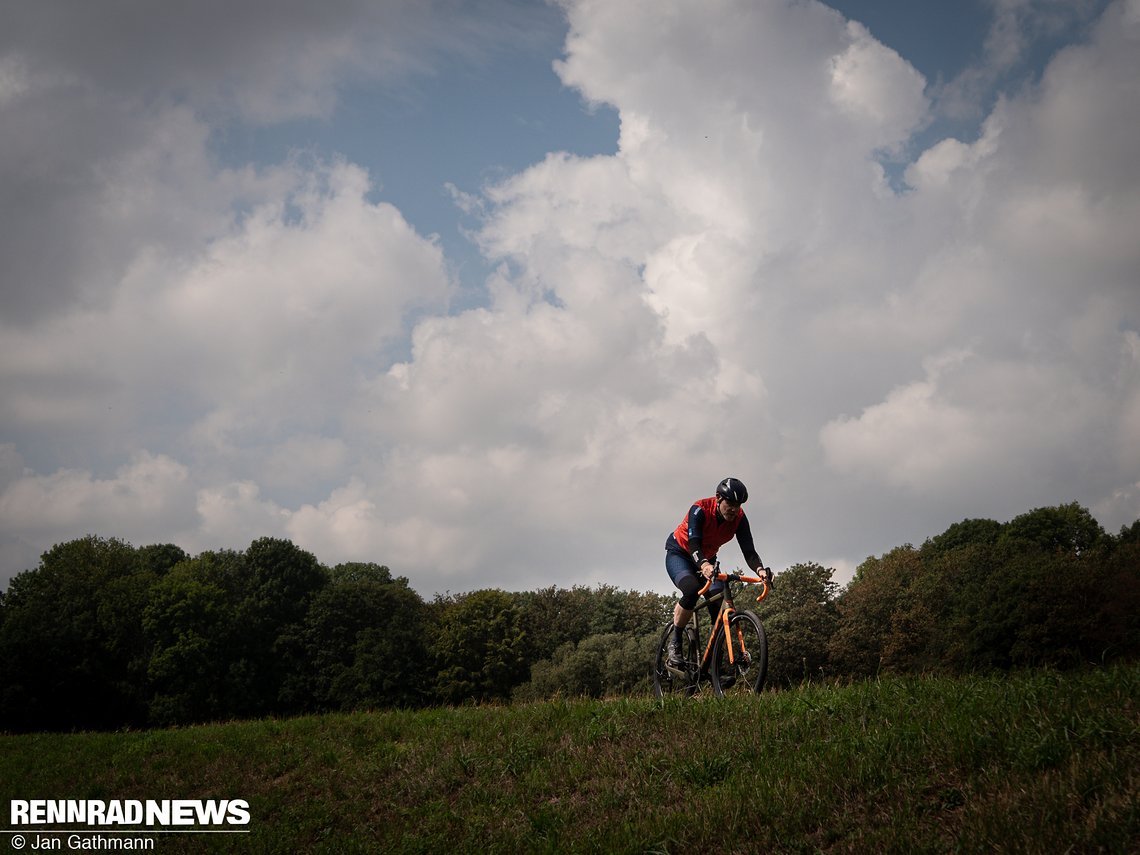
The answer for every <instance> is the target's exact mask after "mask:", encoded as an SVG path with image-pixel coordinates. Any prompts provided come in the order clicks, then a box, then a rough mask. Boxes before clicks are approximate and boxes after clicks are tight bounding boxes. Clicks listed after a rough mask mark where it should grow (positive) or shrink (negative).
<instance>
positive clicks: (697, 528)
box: [689, 505, 713, 570]
mask: <svg viewBox="0 0 1140 855" xmlns="http://www.w3.org/2000/svg"><path fill="white" fill-rule="evenodd" d="M704 531H705V511H704V509H703V508H702V507H701V506H700V505H693V506H692V507H691V508H689V557H691V558H692V559H693V563H695V564H696V565H697V569H698V570H699V569H700V567H701V565H702V564H704V563H705V562H706V561H709V558H708V557H707V556H706V555H705V554H704V551H703V546H704V545H703V543H702V539H703V535H704ZM709 563H710V564H711V563H713V562H712V561H709Z"/></svg>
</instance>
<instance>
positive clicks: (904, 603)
mask: <svg viewBox="0 0 1140 855" xmlns="http://www.w3.org/2000/svg"><path fill="white" fill-rule="evenodd" d="M923 575H925V568H923V565H922V561H921V556H920V553H919V551H918V549H915V548H914V547H913V546H911V545H910V544H906V545H905V546H901V547H897V548H895V549H891V551H890V552H888V553H886V554H885V555H882V556H881V557H869V559H868V560H866V561H864V562H863V563H862V564H860V567H858V569H857V570H856V571H855V578H854V579H852V581H850V584H849V585H848V586H847V588H846V591H844V592H842V594H841V595H840V596H839V598H838V601H837V605H838V610H839V621H838V626H837V628H836V632H834V634H833V635H832V637H831V642H830V644H829V650H828V653H829V658H830V660H831V662H832V666H833V667H834V668H836V670H837V673H839V674H844V675H849V676H855V677H862V676H869V675H872V674H876V673H878V671H879V670H880V669H885V670H890V671H899V670H910V669H912V668H913V667H914V663H915V661H918V660H922V659H923V657H925V654H926V652H927V651H929V649H930V646H931V644H933V640H931V637H930V632H931V630H933V628H934V625H935V622H936V612H935V613H931V612H933V610H931V608H930V604H929V602H930V591H929V586H928V585H926V584H922V583H921V581H920V580H921V579H922V577H923Z"/></svg>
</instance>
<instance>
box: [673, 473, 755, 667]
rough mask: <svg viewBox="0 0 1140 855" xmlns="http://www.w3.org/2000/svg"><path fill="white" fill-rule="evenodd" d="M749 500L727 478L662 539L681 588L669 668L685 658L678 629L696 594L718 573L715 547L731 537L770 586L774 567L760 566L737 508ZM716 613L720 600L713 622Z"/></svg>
mask: <svg viewBox="0 0 1140 855" xmlns="http://www.w3.org/2000/svg"><path fill="white" fill-rule="evenodd" d="M747 501H748V490H747V488H745V486H744V484H743V483H741V481H740V480H739V479H737V478H725V479H724V480H723V481H721V482H720V483H719V484H717V486H716V495H715V496H710V497H709V498H707V499H699V500H697V501H696V502H693V505H692V507H690V508H689V512H688V514H686V515H685V518H684V519H683V520H681V524H680V525H678V526H677V528H676V530H675V531H673V533H672V534H670V535H669V537H668V538H667V539H666V541H665V569H666V571H668V573H669V578H670V579H672V580H673V584H674V585H676V586H677V588H679V589H680V591H681V600H680V602H678V603H677V605H676V606H675V607H674V609H673V636H672V638H671V639H670V641H669V664H670V665H671V666H673V667H678V666H680V665H682V664H683V662H684V659H683V657H682V655H681V633H682V632H683V631H684V629H685V626H686V625H687V624H688V623H689V618H691V617H692V616H693V608H694V607H695V606H696V604H697V596H698V594H697V592H698V591H700V589H701V588H702V587H703V586H704V583H705V580H706V579H711V578H712V576H713V574H714V573H716V553H717V550H718V549H720V547H722V546H723V545H724V544H726V543H728V541H730V540H732V538H733V536H735V537H736V542H737V543H738V544H739V545H740V551H741V553H742V554H743V555H744V560H745V562H746V563H747V564H748V567H749V569H751V570H752V571H753V572H754V573H759V572H760V571H763V572H764V574H765V579H766V580H767V582H768V584H769V585H771V584H772V571H771V570H769V569H767V568H766V567H764V562H763V561H761V560H760V556H759V555H758V554H757V553H756V547H755V546H754V545H753V543H752V530H751V528H750V527H749V525H748V519H747V517H745V516H744V509H743V508H742V507H741V505H743V504H744V503H745V502H747ZM701 577H704V578H701ZM723 587H724V583H723V582H713V585H712V587H711V588H709V590H708V593H709V594H710V595H711V594H716V593H718V592H719V591H720V590H721V589H722V588H723ZM719 613H720V601H719V600H718V601H717V602H716V603H712V604H710V605H709V618H710V619H712V620H714V621H715V620H716V616H717V614H719Z"/></svg>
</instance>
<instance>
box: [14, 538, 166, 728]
mask: <svg viewBox="0 0 1140 855" xmlns="http://www.w3.org/2000/svg"><path fill="white" fill-rule="evenodd" d="M156 579H157V575H156V571H155V570H154V569H152V567H151V566H150V564H149V563H148V561H147V560H144V559H143V558H140V553H139V552H138V551H137V550H135V549H134V548H133V547H132V546H130V545H129V544H126V543H124V542H122V541H119V540H115V539H105V538H100V537H96V536H94V535H89V536H87V537H83V538H80V539H78V540H72V541H68V542H66V543H61V544H56V545H55V546H53V547H52V548H51V549H50V550H48V551H47V552H45V553H44V554H43V556H42V557H41V559H40V564H39V566H38V567H37V568H36V569H34V570H28V571H25V572H23V573H21V574H19V575H18V576H16V577H15V578H14V579H13V580H12V582H11V584H10V585H9V589H8V592H7V594H6V595H5V597H4V600H3V609H2V610H3V619H2V620H0V726H2V727H5V728H9V729H12V730H66V729H72V728H93V729H105V728H113V727H121V726H123V725H128V724H136V725H137V724H140V723H142V722H143V721H144V720H145V709H146V705H145V695H144V692H143V689H142V686H143V684H144V682H145V680H144V674H145V668H146V650H145V646H144V640H143V633H142V629H141V625H140V615H141V610H142V608H143V606H144V605H145V603H146V601H147V599H148V597H149V596H150V588H151V586H152V585H153V584H154V582H155V581H156Z"/></svg>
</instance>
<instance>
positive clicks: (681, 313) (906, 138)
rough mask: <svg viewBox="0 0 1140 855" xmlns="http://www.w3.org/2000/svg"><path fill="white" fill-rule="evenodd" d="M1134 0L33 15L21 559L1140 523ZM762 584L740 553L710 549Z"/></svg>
mask: <svg viewBox="0 0 1140 855" xmlns="http://www.w3.org/2000/svg"><path fill="white" fill-rule="evenodd" d="M1138 81H1140V0H968V2H965V1H964V0H931V2H925V3H913V2H904V0H835V2H833V3H831V4H830V5H828V4H825V3H821V2H815V0H620V2H614V0H559V2H557V3H551V4H546V3H542V2H539V0H328V2H325V3H321V4H312V3H308V2H303V0H286V2H282V0H225V2H220V0H195V2H186V0H168V2H164V3H143V2H137V0H135V2H128V0H103V2H100V3H90V2H86V0H38V2H35V3H28V2H19V0H0V586H4V585H6V583H7V581H8V580H9V579H10V578H11V577H12V576H13V575H15V574H16V573H19V572H21V571H23V570H26V569H30V568H34V567H35V566H36V565H37V564H38V561H39V556H40V555H41V554H42V552H43V551H45V550H46V549H49V548H50V547H51V546H52V545H53V544H56V543H60V542H64V541H67V540H72V539H75V538H79V537H83V536H85V535H87V534H94V535H98V536H101V537H114V538H119V539H121V540H125V541H127V542H129V543H132V544H134V545H136V546H142V545H146V544H151V543H175V544H178V545H179V546H181V547H182V548H183V549H185V550H186V551H187V552H189V553H190V554H192V555H195V554H198V553H200V552H202V551H206V550H215V549H238V550H241V549H244V548H246V547H247V546H248V545H249V544H250V543H251V542H252V541H253V540H255V539H257V538H259V537H265V536H270V537H281V538H287V539H289V540H291V541H292V542H293V543H295V544H297V545H298V546H300V547H302V548H304V549H306V550H308V551H310V552H312V553H313V554H314V555H315V556H316V557H317V558H318V559H319V560H320V561H321V562H322V563H325V564H327V565H330V566H331V565H333V564H335V563H338V562H342V561H373V562H376V563H379V564H385V565H387V566H388V567H390V568H391V569H392V570H393V572H394V573H396V574H397V575H402V576H406V577H408V579H409V581H410V582H411V584H412V587H413V588H415V589H416V590H417V591H419V592H420V593H421V594H422V595H423V596H425V597H430V596H431V595H433V594H435V593H444V592H452V593H458V592H463V591H469V590H475V589H479V588H488V587H499V588H504V589H507V590H516V591H518V590H534V589H538V588H542V587H547V586H550V585H558V586H561V587H570V586H572V585H589V586H593V585H597V584H609V585H614V586H616V587H618V588H621V589H631V590H639V591H640V590H653V591H660V592H662V593H665V592H668V591H670V590H672V588H671V585H670V583H669V580H668V578H667V577H666V574H665V570H664V561H663V558H664V541H665V538H666V536H667V535H668V534H669V532H670V531H671V530H672V529H673V528H674V527H675V526H676V525H677V524H678V523H679V522H680V521H681V519H682V518H683V516H684V515H685V513H686V511H687V509H688V507H689V505H690V503H691V502H693V501H694V500H696V499H698V498H702V497H704V496H708V495H710V494H711V493H712V492H713V490H714V489H715V486H716V483H717V482H718V481H719V480H720V479H722V478H724V477H726V476H729V475H731V476H734V477H738V478H740V479H741V480H743V481H744V482H745V484H746V485H747V486H748V488H749V490H750V493H751V498H750V500H749V502H748V504H747V505H746V506H745V510H746V513H747V515H748V518H749V520H750V524H751V528H752V532H753V534H754V537H755V540H756V544H757V547H758V549H759V552H760V555H761V557H762V558H763V559H764V561H765V563H766V564H768V565H769V566H771V567H773V568H774V569H775V570H776V571H777V573H778V572H779V571H780V570H782V569H784V568H786V567H788V566H790V565H792V564H795V563H799V562H818V563H820V564H823V565H824V566H827V567H830V568H833V569H834V571H835V574H834V577H833V578H834V579H835V581H837V582H839V583H841V584H842V583H845V582H846V581H848V580H849V579H850V578H851V576H852V574H853V572H854V570H855V568H856V567H857V566H858V565H859V563H860V562H861V561H863V560H864V559H865V558H867V557H868V556H872V555H879V554H882V553H884V552H886V551H888V550H890V549H893V548H894V547H896V546H900V545H902V544H905V543H915V544H916V545H917V544H920V543H921V542H922V541H923V540H925V539H926V538H927V537H930V536H933V535H936V534H939V533H940V532H942V531H944V530H945V529H946V528H947V527H948V526H950V525H951V524H953V523H955V522H958V521H960V520H962V519H967V518H977V517H984V518H990V519H996V520H999V521H1005V520H1008V519H1011V518H1012V517H1014V516H1016V515H1018V514H1021V513H1025V512H1027V511H1029V510H1032V509H1034V508H1037V507H1044V506H1051V505H1057V504H1062V503H1068V502H1073V501H1075V502H1079V503H1081V504H1082V505H1083V506H1085V507H1087V508H1089V509H1090V510H1091V511H1092V513H1093V515H1094V516H1095V517H1096V518H1097V519H1098V520H1099V521H1100V523H1101V524H1102V525H1103V526H1104V527H1105V528H1106V529H1108V530H1109V531H1113V532H1115V531H1117V530H1119V528H1120V527H1121V526H1123V525H1127V524H1131V523H1132V522H1133V521H1135V520H1136V519H1138V518H1140V165H1138V163H1137V152H1140V82H1138ZM722 559H723V561H724V563H725V564H726V565H727V566H729V567H733V566H740V564H741V563H742V560H741V558H740V554H739V550H738V548H737V547H736V546H735V545H731V544H730V545H728V546H726V547H724V548H723V551H722Z"/></svg>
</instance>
